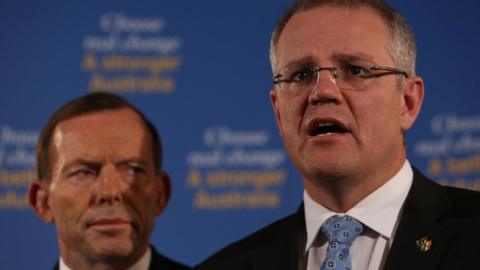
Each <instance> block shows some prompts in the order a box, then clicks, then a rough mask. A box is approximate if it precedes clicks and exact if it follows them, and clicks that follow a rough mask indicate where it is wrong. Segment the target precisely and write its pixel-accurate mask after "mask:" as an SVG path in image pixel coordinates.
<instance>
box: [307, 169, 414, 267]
mask: <svg viewBox="0 0 480 270" xmlns="http://www.w3.org/2000/svg"><path fill="white" fill-rule="evenodd" d="M412 181H413V171H412V168H411V166H410V163H409V162H408V161H407V160H405V163H404V164H403V167H402V168H401V169H400V170H399V171H398V172H397V173H396V174H395V175H394V176H393V177H392V178H391V179H389V180H388V181H387V182H386V183H385V184H384V185H383V186H381V187H379V188H378V189H377V190H375V191H374V192H373V193H371V194H370V195H368V196H367V197H365V198H364V199H363V200H361V201H360V202H359V203H358V204H357V205H355V206H354V207H353V208H351V209H350V210H348V211H347V212H346V213H334V212H332V211H330V210H328V209H327V208H325V207H323V206H322V205H320V204H318V203H317V202H315V201H313V199H312V198H310V196H309V195H308V193H307V192H306V191H304V193H303V200H304V205H305V221H306V225H307V244H306V247H305V252H308V265H307V270H319V269H320V266H321V265H322V263H323V261H324V260H325V256H326V253H327V246H328V242H327V239H326V237H325V236H324V235H323V234H322V232H321V231H320V227H321V226H322V224H323V222H324V221H326V220H327V219H328V218H329V217H331V216H334V215H339V216H343V215H349V216H352V217H354V218H356V219H357V220H359V221H360V222H362V223H363V225H364V230H363V232H362V234H361V235H359V236H358V237H357V238H356V239H355V241H353V243H352V245H351V246H350V254H351V257H352V269H353V270H378V269H382V268H383V266H384V265H385V261H386V258H387V255H388V251H389V250H390V247H391V245H392V242H393V236H394V235H395V231H396V229H397V226H398V222H399V217H400V214H401V210H402V208H403V203H404V202H405V199H406V197H407V194H408V191H409V190H410V187H411V185H412Z"/></svg>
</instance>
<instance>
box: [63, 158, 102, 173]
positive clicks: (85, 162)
mask: <svg viewBox="0 0 480 270" xmlns="http://www.w3.org/2000/svg"><path fill="white" fill-rule="evenodd" d="M73 166H87V167H99V166H100V163H99V162H95V161H91V160H86V159H82V158H76V159H74V160H72V161H69V162H68V163H67V164H65V166H63V168H62V170H61V171H60V174H61V175H64V174H65V173H66V172H67V171H68V170H69V169H71V168H72V167H73Z"/></svg>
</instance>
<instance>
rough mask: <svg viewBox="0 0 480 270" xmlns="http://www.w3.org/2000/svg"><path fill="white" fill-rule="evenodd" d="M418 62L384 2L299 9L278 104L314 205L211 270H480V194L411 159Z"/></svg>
mask: <svg viewBox="0 0 480 270" xmlns="http://www.w3.org/2000/svg"><path fill="white" fill-rule="evenodd" d="M415 55H416V48H415V40H414V37H413V33H412V31H411V29H410V27H409V26H408V24H407V23H406V21H405V20H404V18H403V17H402V16H400V14H399V13H398V12H396V11H395V10H394V9H393V8H392V7H390V6H389V5H388V4H387V3H385V2H384V1H381V0H299V1H295V2H294V3H293V6H292V7H291V8H290V9H288V10H287V11H286V12H285V13H284V15H283V16H282V17H281V19H280V21H279V23H278V24H277V27H276V29H275V31H274V32H273V35H272V40H271V47H270V59H271V64H272V68H273V73H274V77H273V83H274V87H273V90H271V92H270V99H271V103H272V106H273V110H274V113H275V118H276V122H277V125H278V129H279V131H280V135H281V137H282V139H283V142H284V144H285V148H286V150H287V152H288V154H289V156H290V158H291V160H292V162H293V164H294V165H295V167H296V168H297V169H298V171H299V172H300V174H301V181H302V183H303V187H304V190H305V191H304V199H303V203H302V204H301V206H300V208H299V209H298V211H297V212H296V213H294V214H293V215H290V216H288V217H286V218H284V219H282V220H280V221H277V222H275V223H273V224H271V225H269V226H267V227H266V228H264V229H262V230H260V231H258V232H256V233H254V234H253V235H251V236H248V237H247V238H245V239H243V240H240V241H239V242H237V243H234V244H232V245H230V246H229V247H227V248H225V249H223V250H222V251H220V252H218V253H217V254H215V255H214V256H212V257H211V258H209V259H207V261H205V262H204V263H203V264H202V265H200V267H199V268H200V269H217V270H223V269H229V270H235V269H258V270H260V269H308V270H314V269H315V270H318V269H321V270H326V269H342V270H346V269H349V270H350V269H353V270H364V269H370V270H376V269H405V270H407V269H408V270H413V269H422V270H425V269H445V270H446V269H475V268H478V267H479V266H478V262H476V260H475V258H477V257H478V255H479V254H480V230H479V229H478V228H480V207H479V206H480V193H479V192H474V191H467V190H462V189H457V188H451V187H443V186H440V185H438V184H436V183H434V182H432V181H430V180H428V179H427V178H425V177H424V176H423V175H422V174H421V173H420V172H419V171H418V170H417V169H415V168H414V167H412V166H411V165H410V163H409V161H408V160H407V156H406V147H405V137H404V134H405V132H406V131H407V130H409V129H410V128H411V127H412V125H413V124H414V122H415V120H416V118H417V116H418V114H419V112H420V107H421V104H422V100H423V97H424V83H423V80H422V78H420V77H419V76H417V75H416V73H415Z"/></svg>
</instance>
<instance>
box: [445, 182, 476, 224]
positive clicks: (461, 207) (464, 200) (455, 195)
mask: <svg viewBox="0 0 480 270" xmlns="http://www.w3.org/2000/svg"><path fill="white" fill-rule="evenodd" d="M444 188H445V191H446V193H447V195H448V198H449V200H450V203H451V206H452V213H453V214H454V215H455V216H457V217H461V218H465V217H471V218H477V219H480V191H475V190H469V189H463V188H457V187H449V186H445V187H444Z"/></svg>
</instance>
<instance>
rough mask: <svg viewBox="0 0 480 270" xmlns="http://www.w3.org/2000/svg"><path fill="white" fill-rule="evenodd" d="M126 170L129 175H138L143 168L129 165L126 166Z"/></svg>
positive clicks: (142, 172) (143, 171)
mask: <svg viewBox="0 0 480 270" xmlns="http://www.w3.org/2000/svg"><path fill="white" fill-rule="evenodd" d="M127 172H128V173H130V174H131V175H138V174H144V173H145V169H144V168H143V167H141V166H136V165H130V166H128V169H127Z"/></svg>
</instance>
